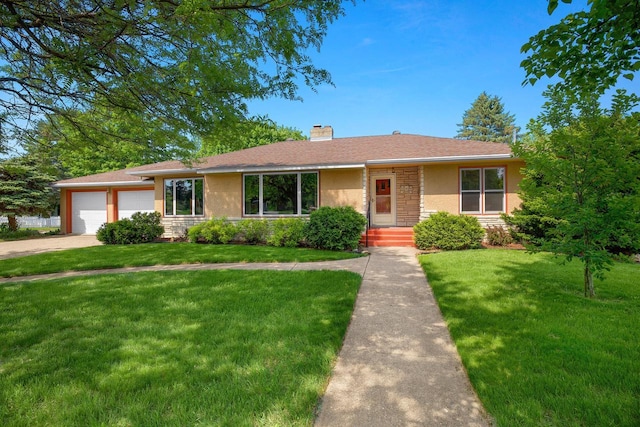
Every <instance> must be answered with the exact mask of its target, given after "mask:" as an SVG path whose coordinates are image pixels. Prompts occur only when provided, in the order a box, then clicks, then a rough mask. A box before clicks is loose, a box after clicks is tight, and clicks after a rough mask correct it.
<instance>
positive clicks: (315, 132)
mask: <svg viewBox="0 0 640 427" xmlns="http://www.w3.org/2000/svg"><path fill="white" fill-rule="evenodd" d="M310 135H311V138H310V140H311V141H330V140H332V139H333V128H332V127H331V126H325V127H322V125H313V127H312V128H311V132H310Z"/></svg>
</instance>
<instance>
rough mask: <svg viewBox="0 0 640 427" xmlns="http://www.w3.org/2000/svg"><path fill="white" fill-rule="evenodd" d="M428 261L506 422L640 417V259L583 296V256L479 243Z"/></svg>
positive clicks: (451, 319) (484, 396) (472, 368)
mask: <svg viewBox="0 0 640 427" xmlns="http://www.w3.org/2000/svg"><path fill="white" fill-rule="evenodd" d="M420 261H421V263H422V265H423V268H424V270H425V271H426V273H427V277H428V280H429V283H430V284H431V287H432V288H433V290H434V293H435V295H436V298H437V301H438V304H439V306H440V308H441V310H442V312H443V314H444V316H445V319H446V322H447V324H448V326H449V330H450V331H451V334H452V336H453V338H454V341H455V343H456V345H457V347H458V351H459V352H460V355H461V357H462V360H463V363H464V365H465V367H466V369H467V371H468V373H469V377H470V379H471V382H472V384H473V386H474V388H475V389H476V391H477V393H478V395H479V397H480V399H481V400H482V402H483V404H484V406H485V408H486V409H487V411H488V412H489V413H490V414H491V415H492V416H493V417H495V419H496V421H497V424H498V425H499V426H638V425H640V327H639V325H640V266H639V265H633V264H616V265H615V266H614V268H613V270H612V271H611V272H609V273H607V275H606V280H605V281H604V282H602V281H596V293H597V297H596V298H595V299H587V298H585V297H584V296H583V282H582V280H583V277H582V264H581V263H580V262H579V261H575V262H572V263H570V264H567V265H561V261H560V260H559V259H556V258H554V257H553V256H552V255H550V254H537V255H530V254H527V253H525V252H522V251H501V250H476V251H465V252H447V253H437V254H430V255H423V256H421V257H420Z"/></svg>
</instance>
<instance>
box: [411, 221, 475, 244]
mask: <svg viewBox="0 0 640 427" xmlns="http://www.w3.org/2000/svg"><path fill="white" fill-rule="evenodd" d="M483 237H484V229H483V228H482V227H481V226H480V222H478V218H476V217H473V216H467V215H452V214H450V213H448V212H437V213H435V214H433V215H431V216H430V217H429V218H428V219H426V220H424V221H421V222H419V223H418V224H416V225H415V226H414V227H413V239H414V242H415V244H416V246H417V247H418V248H419V249H443V250H461V249H472V248H479V247H480V246H481V244H482V238H483Z"/></svg>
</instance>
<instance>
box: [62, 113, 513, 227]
mask: <svg viewBox="0 0 640 427" xmlns="http://www.w3.org/2000/svg"><path fill="white" fill-rule="evenodd" d="M523 166H524V163H523V161H522V160H521V159H518V158H515V157H514V156H513V154H512V152H511V148H510V146H509V145H508V144H502V143H493V142H479V141H466V140H458V139H451V138H435V137H429V136H421V135H409V134H401V133H399V132H393V134H390V135H382V136H364V137H350V138H334V137H333V129H332V128H331V127H330V126H324V127H322V126H319V125H316V126H314V127H313V128H312V129H311V137H310V139H309V140H304V141H283V142H278V143H274V144H270V145H264V146H259V147H253V148H248V149H244V150H240V151H236V152H231V153H226V154H222V155H218V156H213V157H208V158H204V159H201V160H199V161H197V162H195V163H193V164H191V165H185V164H183V163H182V162H181V161H177V160H175V161H166V162H161V163H155V164H150V165H145V166H139V167H134V168H130V169H123V170H119V171H114V172H107V173H101V174H96V175H90V176H84V177H80V178H73V179H67V180H62V181H58V182H57V183H56V184H55V187H57V188H59V189H60V194H61V209H60V211H61V212H60V214H61V218H62V220H61V231H62V233H74V234H76V233H77V234H95V233H96V231H97V230H98V227H99V226H100V225H101V224H103V223H105V222H112V221H116V220H118V219H122V218H125V217H128V216H130V215H131V214H132V213H133V212H136V211H143V212H145V211H146V212H152V211H157V212H160V213H161V214H162V218H163V219H162V220H163V225H164V227H165V237H179V236H181V235H184V234H185V230H186V229H187V228H188V227H191V226H193V225H194V224H196V223H198V222H201V221H205V220H207V219H209V218H212V217H226V218H228V219H230V220H236V219H241V218H278V217H287V216H301V217H304V216H306V215H308V214H309V213H310V212H311V211H312V210H313V209H315V208H316V207H319V206H343V205H350V206H352V207H354V208H355V209H356V210H357V211H359V212H361V213H362V214H365V215H367V214H368V215H369V217H370V221H371V226H372V227H373V228H382V227H412V226H413V225H415V224H416V223H418V222H419V221H420V220H423V219H425V218H428V217H429V215H430V214H431V213H433V212H437V211H447V212H450V213H453V214H459V213H462V214H468V215H474V216H477V217H478V219H479V220H480V222H481V223H482V224H483V225H484V226H487V225H491V224H500V223H501V219H500V214H501V213H503V212H511V211H512V210H513V208H515V207H518V206H519V205H520V198H519V197H518V194H517V191H518V184H519V182H520V180H521V173H520V170H521V168H522V167H523Z"/></svg>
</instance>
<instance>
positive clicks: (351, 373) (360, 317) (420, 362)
mask: <svg viewBox="0 0 640 427" xmlns="http://www.w3.org/2000/svg"><path fill="white" fill-rule="evenodd" d="M205 269H273V270H322V269H332V270H347V271H353V272H356V273H359V274H361V275H362V276H363V282H362V285H361V288H360V291H359V293H358V298H357V301H356V306H355V310H354V313H353V317H352V319H351V324H350V325H349V328H348V330H347V335H346V337H345V342H344V345H343V347H342V350H341V351H340V354H339V356H338V361H337V364H336V366H335V368H334V370H333V373H332V376H331V379H330V382H329V386H328V388H327V390H326V393H325V396H324V397H323V400H322V404H321V407H320V411H319V415H318V417H317V420H316V427H325V426H332V427H333V426H340V427H342V426H367V427H376V426H385V427H391V426H477V427H486V426H489V425H490V422H488V421H487V417H486V416H485V415H484V410H483V408H482V405H481V404H480V402H479V401H478V398H477V396H476V395H475V393H474V391H473V389H472V388H471V385H470V383H469V379H468V377H467V375H466V372H465V371H464V369H463V367H462V363H461V362H460V358H459V356H458V353H457V351H456V349H455V346H454V345H453V343H452V341H451V337H450V335H449V331H448V329H447V327H446V326H445V323H444V320H443V318H442V315H441V313H440V310H439V308H438V306H437V305H436V302H435V300H434V298H433V294H432V292H431V288H430V287H429V286H428V284H427V281H426V279H425V276H424V273H423V272H422V269H421V268H420V265H419V263H418V261H417V259H416V250H415V249H412V248H372V249H371V255H370V256H369V257H363V258H357V259H353V260H343V261H328V262H313V263H269V264H263V263H252V264H245V263H239V264H196V265H172V266H151V267H136V268H122V269H112V270H100V271H89V272H68V273H55V274H50V275H45V276H34V277H16V278H12V279H0V283H10V282H24V281H30V280H42V279H47V278H49V279H51V278H61V277H73V276H80V275H88V274H101V273H107V274H110V273H128V272H137V271H172V270H180V271H185V270H205Z"/></svg>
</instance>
